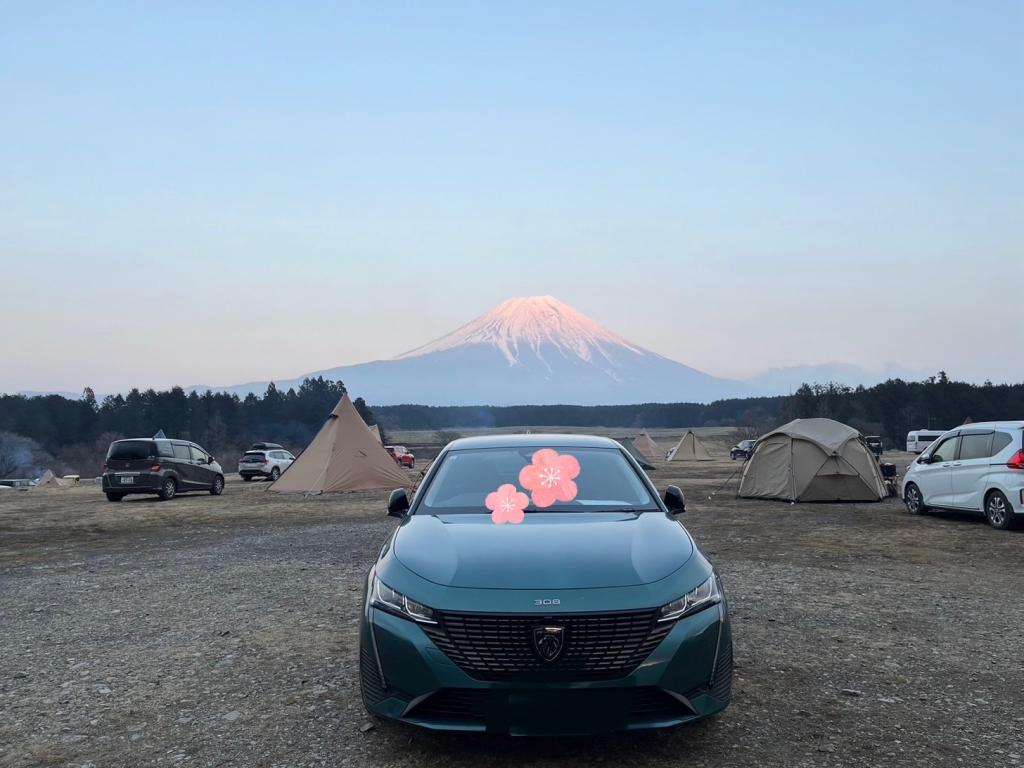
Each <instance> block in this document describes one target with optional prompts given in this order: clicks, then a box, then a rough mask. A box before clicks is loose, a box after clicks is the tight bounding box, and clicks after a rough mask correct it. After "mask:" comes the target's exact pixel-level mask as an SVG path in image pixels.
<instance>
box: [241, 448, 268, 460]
mask: <svg viewBox="0 0 1024 768" xmlns="http://www.w3.org/2000/svg"><path fill="white" fill-rule="evenodd" d="M266 458H267V457H266V456H265V455H264V454H263V453H262V452H261V451H246V452H245V455H244V456H243V457H242V460H243V461H246V460H248V461H252V460H253V459H256V460H258V461H259V462H261V463H262V462H263V461H264V460H265V459H266Z"/></svg>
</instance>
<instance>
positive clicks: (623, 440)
mask: <svg viewBox="0 0 1024 768" xmlns="http://www.w3.org/2000/svg"><path fill="white" fill-rule="evenodd" d="M616 439H617V440H618V441H619V443H620V444H621V445H622V447H623V448H625V449H626V453H628V454H629V455H630V456H632V457H633V458H634V459H636V463H637V464H639V465H640V469H644V470H647V469H654V465H653V464H651V463H650V462H649V461H647V458H646V457H645V456H644V455H643V454H642V453H640V451H639V450H638V449H637V447H636V440H634V439H633V438H632V437H620V438H616Z"/></svg>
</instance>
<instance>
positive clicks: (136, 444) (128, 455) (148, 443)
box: [107, 440, 156, 461]
mask: <svg viewBox="0 0 1024 768" xmlns="http://www.w3.org/2000/svg"><path fill="white" fill-rule="evenodd" d="M150 456H156V444H155V443H154V442H153V441H152V440H120V441H118V442H116V443H111V445H110V450H109V451H107V458H108V459H116V460H117V461H138V460H140V459H148V458H149V457H150Z"/></svg>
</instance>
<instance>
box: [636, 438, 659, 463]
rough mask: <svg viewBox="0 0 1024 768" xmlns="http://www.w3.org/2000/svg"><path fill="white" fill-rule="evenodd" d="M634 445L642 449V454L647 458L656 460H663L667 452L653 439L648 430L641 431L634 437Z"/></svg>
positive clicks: (639, 449)
mask: <svg viewBox="0 0 1024 768" xmlns="http://www.w3.org/2000/svg"><path fill="white" fill-rule="evenodd" d="M633 446H634V447H635V448H636V449H637V450H638V451H640V453H641V455H643V456H644V457H645V458H648V459H652V460H655V461H661V458H662V456H664V455H665V452H664V451H663V450H661V447H660V446H659V445H658V444H657V443H656V442H654V441H653V440H652V439H651V436H650V435H648V434H647V432H641V433H640V434H639V435H637V436H636V437H635V438H633Z"/></svg>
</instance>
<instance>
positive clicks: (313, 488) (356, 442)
mask: <svg viewBox="0 0 1024 768" xmlns="http://www.w3.org/2000/svg"><path fill="white" fill-rule="evenodd" d="M410 485H412V479H411V478H410V477H409V475H408V474H406V473H405V472H404V471H403V470H402V469H400V468H399V467H398V465H397V464H395V460H394V459H393V458H391V456H390V454H388V452H387V451H385V450H384V446H382V445H381V444H380V443H379V442H377V438H376V437H374V435H373V432H371V431H370V429H369V428H368V427H367V426H366V423H365V422H364V421H363V419H362V417H361V416H360V415H359V413H358V411H356V409H355V406H354V405H352V401H351V400H349V397H348V395H347V394H346V395H342V397H341V400H339V401H338V404H337V405H336V406H335V407H334V410H333V411H331V415H330V416H328V417H327V421H326V422H324V425H323V427H321V428H320V431H319V432H318V433H317V435H316V437H314V438H313V441H312V442H311V443H310V444H309V445H308V446H307V447H306V450H304V451H303V452H302V453H301V454H299V458H297V459H296V460H295V461H294V462H293V463H292V465H291V466H289V467H288V469H287V470H285V472H284V474H282V475H281V477H280V478H279V479H278V480H277V482H275V483H274V484H273V485H271V486H270V488H269V489H268V490H271V491H277V492H278V493H340V492H342V491H358V490H367V489H371V488H396V487H409V486H410Z"/></svg>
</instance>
